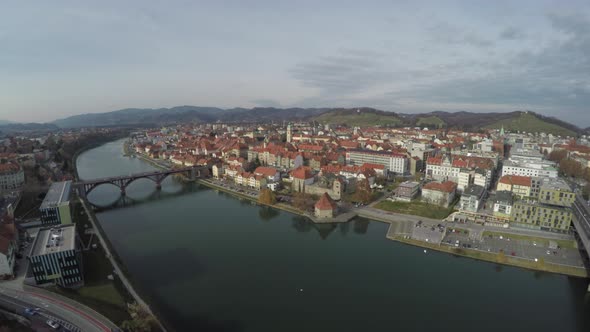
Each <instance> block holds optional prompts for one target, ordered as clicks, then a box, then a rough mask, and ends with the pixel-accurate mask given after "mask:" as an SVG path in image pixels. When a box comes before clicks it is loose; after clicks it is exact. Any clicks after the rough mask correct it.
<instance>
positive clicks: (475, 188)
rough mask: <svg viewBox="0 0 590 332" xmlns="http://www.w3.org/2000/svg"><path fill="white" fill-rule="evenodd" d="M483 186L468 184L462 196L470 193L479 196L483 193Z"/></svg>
mask: <svg viewBox="0 0 590 332" xmlns="http://www.w3.org/2000/svg"><path fill="white" fill-rule="evenodd" d="M483 192H484V188H483V187H482V186H478V185H476V184H473V185H470V186H469V187H467V188H466V189H465V191H464V192H463V196H467V195H471V196H477V197H481V196H482V195H483Z"/></svg>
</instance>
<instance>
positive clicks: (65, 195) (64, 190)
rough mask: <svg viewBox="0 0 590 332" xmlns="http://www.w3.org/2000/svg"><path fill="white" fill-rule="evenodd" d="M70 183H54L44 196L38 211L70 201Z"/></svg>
mask: <svg viewBox="0 0 590 332" xmlns="http://www.w3.org/2000/svg"><path fill="white" fill-rule="evenodd" d="M71 187H72V181H64V182H54V183H52V184H51V187H50V188H49V190H48V191H47V195H45V199H44V200H43V203H41V207H40V208H39V209H41V210H43V209H45V208H49V207H55V206H57V205H60V204H62V203H66V202H68V201H69V200H70V191H71V190H72V188H71Z"/></svg>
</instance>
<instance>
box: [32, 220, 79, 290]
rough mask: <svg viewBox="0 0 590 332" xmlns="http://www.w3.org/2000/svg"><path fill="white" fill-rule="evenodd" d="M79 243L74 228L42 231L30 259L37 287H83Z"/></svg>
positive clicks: (55, 228) (71, 226)
mask: <svg viewBox="0 0 590 332" xmlns="http://www.w3.org/2000/svg"><path fill="white" fill-rule="evenodd" d="M76 243H77V241H76V225H74V224H71V225H62V226H59V227H51V228H42V229H41V230H39V233H38V234H37V237H36V238H35V241H34V243H33V248H32V249H31V255H30V256H29V257H28V259H29V262H30V265H29V268H30V269H31V271H32V274H33V277H34V279H35V283H36V284H37V285H59V286H62V287H65V288H76V287H80V286H83V285H84V277H83V270H82V254H81V253H80V251H79V250H78V248H77V245H76Z"/></svg>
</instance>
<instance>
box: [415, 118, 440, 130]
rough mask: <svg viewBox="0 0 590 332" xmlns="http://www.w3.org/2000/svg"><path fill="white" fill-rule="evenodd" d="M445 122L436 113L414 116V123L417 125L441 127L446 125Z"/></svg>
mask: <svg viewBox="0 0 590 332" xmlns="http://www.w3.org/2000/svg"><path fill="white" fill-rule="evenodd" d="M446 124H447V123H446V122H445V121H444V120H443V119H441V118H439V117H438V116H436V115H430V116H420V117H417V118H416V123H415V125H416V126H418V127H433V128H442V127H444V126H446Z"/></svg>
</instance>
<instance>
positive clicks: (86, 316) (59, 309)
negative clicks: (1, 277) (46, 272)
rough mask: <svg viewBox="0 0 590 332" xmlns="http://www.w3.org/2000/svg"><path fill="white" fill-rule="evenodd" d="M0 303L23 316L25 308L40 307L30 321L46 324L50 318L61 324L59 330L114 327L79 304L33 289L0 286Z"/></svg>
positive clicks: (92, 331)
mask: <svg viewBox="0 0 590 332" xmlns="http://www.w3.org/2000/svg"><path fill="white" fill-rule="evenodd" d="M0 305H1V306H2V307H5V308H6V309H7V310H8V311H11V312H14V313H16V314H18V315H21V316H25V314H24V311H25V308H40V312H39V314H38V315H34V316H33V317H32V319H31V320H32V322H34V323H36V324H37V325H40V326H43V325H45V326H46V324H45V322H46V321H47V320H48V319H52V320H55V321H57V322H58V323H59V324H60V325H61V326H62V327H61V328H60V329H59V331H84V332H86V331H88V332H108V331H111V329H112V328H116V326H115V325H114V324H113V323H111V322H108V321H107V322H105V321H101V320H100V319H99V318H97V317H94V316H93V315H92V314H90V313H88V312H86V310H84V309H82V308H80V306H79V305H76V304H70V303H66V302H64V301H62V300H58V299H57V298H55V297H50V296H46V295H45V294H41V293H39V292H34V291H18V290H14V289H10V288H5V287H1V288H0ZM49 330H51V329H49Z"/></svg>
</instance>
